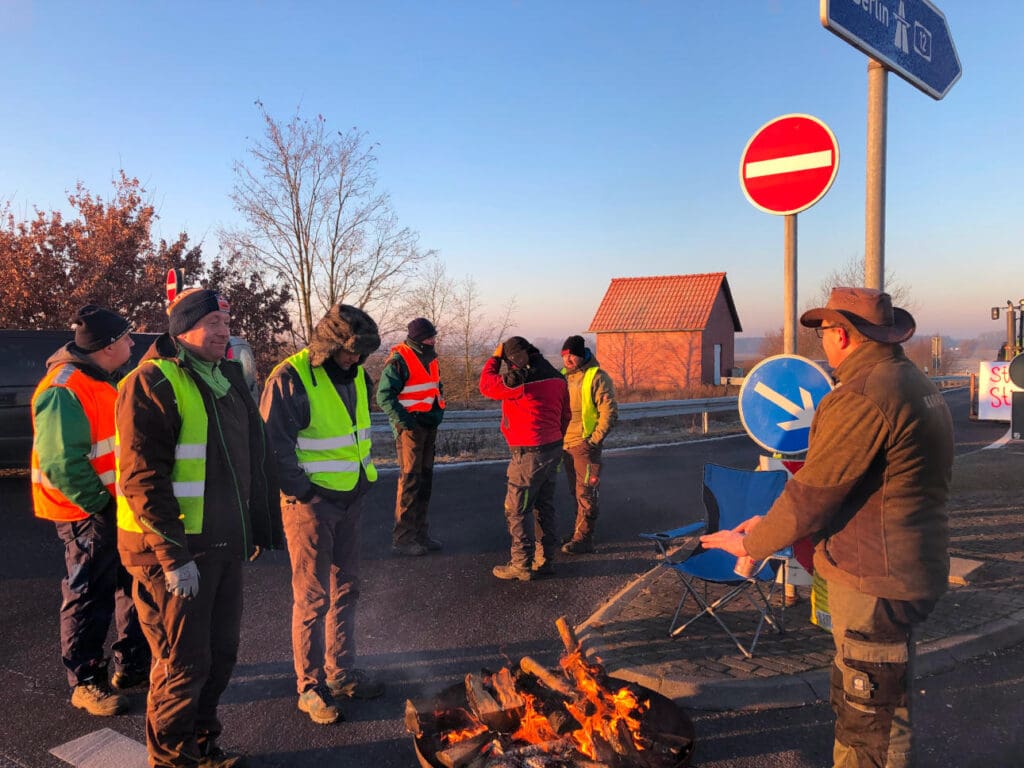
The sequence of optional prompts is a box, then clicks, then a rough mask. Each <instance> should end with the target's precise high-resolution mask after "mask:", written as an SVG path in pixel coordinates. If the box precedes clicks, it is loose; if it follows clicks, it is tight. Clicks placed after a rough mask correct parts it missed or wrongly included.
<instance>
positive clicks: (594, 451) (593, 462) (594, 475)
mask: <svg viewBox="0 0 1024 768" xmlns="http://www.w3.org/2000/svg"><path fill="white" fill-rule="evenodd" d="M562 466H564V467H565V478H566V480H568V481H569V493H570V494H571V495H572V498H573V501H574V502H575V503H576V525H575V528H574V529H573V533H572V538H573V539H575V540H576V541H589V540H591V539H592V538H593V536H594V526H595V525H596V523H597V515H598V511H599V510H598V490H599V488H600V485H601V449H600V448H599V447H598V446H594V445H591V444H590V443H588V442H586V441H583V442H582V443H579V444H578V445H574V446H572V447H570V448H566V449H565V451H564V452H563V454H562Z"/></svg>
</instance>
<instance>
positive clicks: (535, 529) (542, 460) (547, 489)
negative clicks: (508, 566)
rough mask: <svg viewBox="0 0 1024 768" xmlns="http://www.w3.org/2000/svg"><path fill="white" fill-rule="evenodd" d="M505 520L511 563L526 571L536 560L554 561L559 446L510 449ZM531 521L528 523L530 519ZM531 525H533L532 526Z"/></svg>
mask: <svg viewBox="0 0 1024 768" xmlns="http://www.w3.org/2000/svg"><path fill="white" fill-rule="evenodd" d="M510 451H511V453H512V458H511V459H510V460H509V463H508V473H507V474H508V487H507V489H506V492H505V520H506V522H507V523H508V533H509V536H511V538H512V547H511V562H512V565H514V566H518V567H521V568H529V567H530V564H531V563H532V562H533V560H534V550H535V544H540V547H536V550H537V559H538V560H539V559H540V557H541V556H543V559H544V561H547V562H551V561H553V560H554V555H555V549H556V548H557V547H558V537H557V534H556V531H555V505H554V498H555V478H556V475H557V472H558V466H559V464H560V463H561V460H562V446H561V444H560V443H551V444H550V445H542V446H538V447H536V448H534V447H530V448H511V449H510ZM531 513H532V516H533V520H532V521H531V520H530V516H531ZM531 522H532V524H531Z"/></svg>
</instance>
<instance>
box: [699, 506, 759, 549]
mask: <svg viewBox="0 0 1024 768" xmlns="http://www.w3.org/2000/svg"><path fill="white" fill-rule="evenodd" d="M761 518H762V516H761V515H754V517H750V518H747V519H746V520H744V521H743V522H742V523H740V524H739V525H737V526H736V527H735V528H733V529H731V530H728V531H716V532H715V533H706V534H704V535H703V536H701V537H700V543H701V545H702V546H703V547H704V548H705V549H722V550H725V551H726V552H728V553H729V554H730V555H735V556H736V557H746V556H747V548H746V547H745V546H743V537H744V536H745V535H746V534H748V533H750V532H751V531H752V530H754V528H756V527H757V525H758V523H760V522H761Z"/></svg>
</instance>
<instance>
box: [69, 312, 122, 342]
mask: <svg viewBox="0 0 1024 768" xmlns="http://www.w3.org/2000/svg"><path fill="white" fill-rule="evenodd" d="M71 327H72V328H74V329H75V346H76V347H78V348H79V349H80V350H82V351H83V352H96V351H98V350H101V349H103V348H104V347H109V346H110V345H111V344H113V343H114V342H115V341H117V340H118V339H120V338H121V337H122V336H124V335H125V334H126V333H128V331H130V330H131V329H132V324H131V323H129V322H128V321H127V320H125V319H124V318H123V317H121V316H120V315H119V314H117V313H116V312H111V311H110V310H109V309H104V308H103V307H97V306H96V305H95V304H86V305H85V306H84V307H82V308H81V309H80V310H78V313H77V314H76V315H75V317H74V319H72V321H71Z"/></svg>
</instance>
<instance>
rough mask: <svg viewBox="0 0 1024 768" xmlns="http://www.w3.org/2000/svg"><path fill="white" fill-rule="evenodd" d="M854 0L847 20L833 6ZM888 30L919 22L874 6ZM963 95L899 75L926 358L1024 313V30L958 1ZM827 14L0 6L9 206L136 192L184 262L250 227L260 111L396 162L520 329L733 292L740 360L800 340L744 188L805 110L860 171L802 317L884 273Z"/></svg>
mask: <svg viewBox="0 0 1024 768" xmlns="http://www.w3.org/2000/svg"><path fill="white" fill-rule="evenodd" d="M845 1H849V2H855V0H833V2H845ZM878 2H882V3H887V4H889V5H895V4H897V3H898V0H878ZM936 4H937V5H938V6H939V8H941V9H942V11H943V12H944V13H945V15H946V18H947V20H948V22H949V25H950V27H951V29H952V32H953V38H954V41H955V43H956V46H957V49H958V53H959V56H960V60H961V63H962V65H963V77H962V78H961V80H960V81H959V82H958V83H957V84H956V85H955V86H954V87H953V89H952V90H951V91H950V93H949V95H947V96H946V98H945V99H943V100H942V101H938V102H937V101H934V100H932V99H931V98H930V97H928V96H926V95H925V94H923V93H921V92H919V91H918V90H916V89H915V88H913V87H911V86H910V85H909V84H907V83H905V82H904V81H903V80H901V79H900V78H898V77H897V76H895V75H890V76H889V111H888V168H887V173H888V184H887V190H886V197H887V206H886V217H887V235H886V267H887V270H888V271H890V272H892V273H894V274H895V276H896V278H897V279H898V280H899V281H900V282H902V283H904V284H906V285H908V286H909V288H910V291H911V294H912V296H913V300H914V302H915V304H916V309H915V315H916V317H917V320H918V327H919V332H920V333H928V334H932V333H942V334H948V335H952V336H968V335H974V334H977V333H980V332H985V331H1001V330H1002V329H1003V327H1004V326H1003V324H1002V323H1001V322H994V321H992V320H990V319H989V308H990V307H991V306H996V305H1005V302H1006V300H1007V299H1010V300H1013V301H1015V302H1016V301H1017V300H1019V299H1021V298H1024V254H1022V251H1021V243H1022V241H1024V224H1022V221H1024V216H1022V213H1021V208H1022V205H1021V202H1022V195H1021V193H1020V191H1019V185H1020V182H1021V177H1022V175H1024V174H1022V171H1024V162H1022V160H1021V148H1022V144H1024V142H1022V139H1021V136H1022V135H1024V85H1022V75H1024V7H1022V5H1021V4H1020V3H1019V2H1016V1H1015V0H937V2H936ZM818 13H819V12H818V2H817V0H703V1H701V2H698V1H697V0H675V1H674V2H668V1H665V2H661V1H656V0H649V1H641V0H633V1H628V0H621V1H620V2H603V1H602V0H517V1H513V0H477V1H475V2H470V1H469V0H465V1H464V2H440V1H438V2H432V1H430V0H418V1H415V2H411V1H410V2H389V1H388V0H374V1H371V0H364V2H332V3H326V2H324V3H313V2H292V3H283V2H247V3H241V2H236V3H229V2H209V1H208V2H185V1H179V2H174V3H171V2H163V3H158V2H133V3H114V2H102V1H100V2H94V3H80V2H29V1H28V0H0V18H2V23H0V71H2V72H4V75H5V77H4V80H5V83H4V87H3V98H2V99H0V139H2V141H0V200H3V199H6V200H11V201H13V204H14V210H15V212H16V213H18V214H19V215H21V214H25V213H26V212H27V211H30V210H31V207H32V206H38V207H41V208H43V209H51V208H60V207H62V206H63V205H64V198H65V191H66V190H68V189H71V188H72V187H73V186H74V185H75V183H76V181H79V180H81V181H82V182H83V183H84V184H85V186H86V187H87V188H88V189H89V190H91V191H92V192H94V193H99V194H101V195H107V194H108V192H109V190H110V186H109V184H110V180H111V179H112V178H113V176H114V175H115V174H116V172H117V170H118V169H119V168H124V169H125V171H126V172H127V173H128V174H129V175H133V176H137V177H138V178H139V179H140V180H142V182H143V184H144V186H145V187H146V189H147V191H148V194H149V195H150V197H151V199H152V200H153V202H154V203H155V205H156V206H157V210H158V212H159V214H160V216H161V222H160V224H159V231H160V233H161V234H163V235H164V236H166V237H168V238H171V237H174V236H175V235H176V233H177V232H179V231H181V230H185V231H187V232H188V233H189V235H190V236H191V238H192V240H193V241H194V242H202V243H203V245H204V251H205V252H206V253H207V254H209V255H212V254H213V253H214V252H215V250H216V245H217V242H216V231H217V229H218V228H219V227H221V226H231V225H232V224H234V223H236V221H237V219H236V216H235V213H234V212H233V210H232V207H231V202H230V200H229V197H228V195H229V193H230V190H231V184H232V174H231V165H232V163H233V161H235V160H239V159H244V158H245V148H246V145H247V140H248V139H249V138H250V137H255V136H258V135H259V134H260V132H261V125H260V119H259V114H258V112H257V110H256V108H255V107H254V104H253V103H254V101H255V100H256V99H259V100H261V101H262V102H263V104H264V105H265V106H266V108H267V109H268V111H269V112H270V113H271V114H273V115H275V116H277V117H280V118H282V119H287V118H288V117H290V116H291V115H292V114H293V113H294V110H295V109H296V107H299V106H301V109H302V111H303V113H304V114H307V115H309V116H313V115H315V114H318V113H319V114H323V115H324V116H325V117H326V118H327V120H328V124H329V125H330V126H331V127H334V128H337V129H339V130H346V129H348V128H350V127H353V126H355V127H358V128H359V129H360V130H362V131H365V132H366V133H367V135H368V138H369V139H370V140H371V141H373V142H377V143H378V144H379V146H378V147H377V150H376V151H377V156H378V158H379V176H380V181H381V186H382V188H383V189H386V190H387V191H388V192H389V193H390V194H391V196H392V199H393V202H394V206H395V209H396V211H397V213H398V216H399V218H400V220H401V222H402V224H404V225H406V226H409V227H411V228H413V229H414V230H416V231H418V232H419V233H420V236H421V245H422V246H423V247H425V248H434V249H437V250H438V251H439V252H440V254H441V255H442V257H443V258H444V260H445V262H446V264H447V267H448V271H449V274H450V275H452V276H454V277H461V276H464V275H472V276H473V277H474V279H475V280H476V281H477V283H478V285H479V286H480V288H481V290H482V292H483V294H484V296H485V298H486V299H487V300H488V302H489V304H490V305H491V306H492V307H493V308H494V310H495V312H497V310H498V309H499V308H500V306H501V305H502V304H503V303H504V302H505V301H506V300H507V299H508V298H509V297H511V296H514V297H515V298H516V303H517V306H518V311H517V313H516V317H517V320H518V330H519V331H520V332H522V333H524V334H526V335H537V336H556V337H557V336H564V335H567V334H569V333H575V332H579V331H582V330H585V328H586V326H587V325H588V324H589V322H590V320H591V318H592V317H593V314H594V311H595V310H596V308H597V305H598V303H599V302H600V299H601V296H602V295H603V293H604V291H605V289H606V288H607V285H608V282H609V281H610V280H611V279H612V278H613V277H624V276H644V275H661V274H684V273H690V272H711V271H725V272H726V273H727V274H728V279H729V283H730V285H731V287H732V291H733V296H734V298H735V300H736V304H737V308H738V311H739V314H740V319H741V322H742V323H743V326H744V331H745V335H749V336H757V335H761V334H762V333H763V332H764V331H765V330H768V329H771V328H778V327H781V325H782V316H783V283H782V261H783V221H782V219H781V217H776V216H772V215H770V214H766V213H763V212H761V211H759V210H757V209H755V208H754V207H753V206H752V205H751V204H750V203H749V202H747V200H746V198H745V197H744V196H743V194H742V192H741V190H740V187H739V183H738V165H739V158H740V153H741V152H742V150H743V148H744V146H745V144H746V142H747V140H748V139H749V138H750V136H751V135H752V134H753V133H754V131H756V130H757V129H758V128H759V127H760V126H761V125H762V124H764V123H765V122H767V121H768V120H770V119H771V118H773V117H776V116H778V115H782V114H786V113H790V112H803V113H808V114H811V115H814V116H816V117H818V118H819V119H821V120H823V121H824V122H825V123H827V124H828V125H829V126H830V127H831V129H832V131H833V132H834V133H835V135H836V137H837V139H838V141H839V146H840V157H841V161H840V169H839V173H838V176H837V178H836V181H835V184H834V185H833V187H832V189H831V191H830V192H829V193H828V194H827V195H826V196H825V197H824V198H823V199H822V200H821V201H820V202H819V203H818V204H817V205H816V206H815V207H813V208H811V209H809V210H808V211H805V212H804V213H801V214H800V215H799V220H798V221H799V240H798V247H799V265H798V275H799V294H800V304H801V305H803V304H805V303H806V301H807V300H809V299H810V298H811V297H812V296H814V295H816V294H817V293H818V288H819V286H820V284H821V281H822V279H823V278H824V276H825V275H827V274H828V273H829V272H831V271H832V270H834V269H836V268H839V267H841V266H843V265H844V264H846V263H847V262H848V261H849V259H851V258H855V257H857V258H859V257H860V256H861V255H862V254H863V250H864V188H865V182H864V144H865V129H866V99H867V75H866V67H867V59H866V57H865V56H864V55H863V54H861V53H860V52H858V51H857V50H855V49H854V48H853V47H851V46H850V45H849V44H847V43H846V42H844V41H842V40H841V39H839V38H838V37H836V36H835V35H833V34H832V33H830V32H828V31H827V30H825V29H824V28H823V27H822V26H821V24H820V22H819V19H818Z"/></svg>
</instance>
